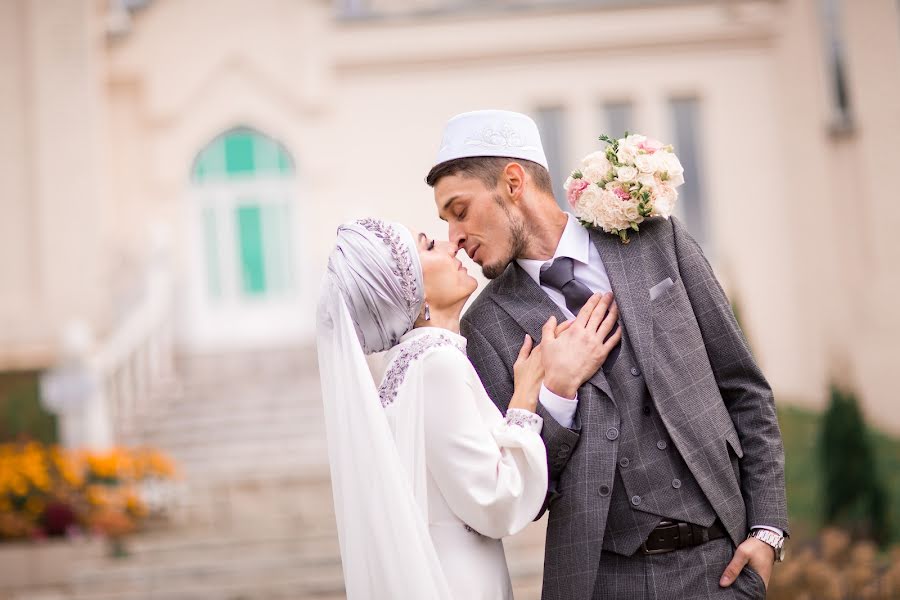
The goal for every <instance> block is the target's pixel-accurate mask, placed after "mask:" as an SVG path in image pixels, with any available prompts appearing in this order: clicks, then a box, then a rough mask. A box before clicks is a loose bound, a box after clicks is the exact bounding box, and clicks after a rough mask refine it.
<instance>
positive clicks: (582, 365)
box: [541, 292, 622, 398]
mask: <svg viewBox="0 0 900 600" xmlns="http://www.w3.org/2000/svg"><path fill="white" fill-rule="evenodd" d="M618 318H619V311H618V307H617V306H616V305H615V303H614V302H613V295H612V293H611V292H610V293H607V294H603V295H601V294H594V295H593V296H591V297H590V299H589V300H588V301H587V302H586V303H585V304H584V306H583V307H582V308H581V310H580V311H579V312H578V316H577V317H576V318H575V320H574V321H572V322H570V324H568V325H567V326H559V327H558V326H557V323H556V319H555V318H554V317H550V319H549V320H548V321H547V323H545V324H544V328H543V330H542V332H541V349H542V352H543V358H542V360H543V364H544V372H545V375H544V386H546V388H547V389H548V390H550V391H551V392H553V393H554V394H556V395H558V396H562V397H564V398H575V395H576V394H577V392H578V388H579V387H580V386H581V384H582V383H584V382H585V381H587V380H588V379H590V378H591V377H592V376H593V375H594V373H596V372H597V369H599V368H600V367H601V366H602V365H603V362H604V361H605V360H606V357H607V356H609V353H610V351H611V350H612V349H613V348H615V346H616V344H618V343H619V340H621V337H622V334H621V328H619V329H617V330H616V333H615V334H613V335H612V336H610V337H609V339H607V336H609V334H610V332H611V331H612V330H613V328H614V327H615V325H616V321H617V320H618ZM567 323H569V322H567ZM564 325H565V324H564Z"/></svg>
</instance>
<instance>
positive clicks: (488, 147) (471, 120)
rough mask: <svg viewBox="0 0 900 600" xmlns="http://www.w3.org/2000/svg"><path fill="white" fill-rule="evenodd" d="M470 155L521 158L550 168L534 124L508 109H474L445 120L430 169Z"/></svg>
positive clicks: (529, 119)
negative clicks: (442, 135) (438, 145)
mask: <svg viewBox="0 0 900 600" xmlns="http://www.w3.org/2000/svg"><path fill="white" fill-rule="evenodd" d="M472 156H501V157H506V158H521V159H524V160H530V161H532V162H536V163H537V164H539V165H542V166H543V167H544V168H545V169H549V168H550V167H549V166H548V165H547V157H546V156H545V155H544V147H543V146H542V145H541V134H540V132H538V128H537V125H536V124H535V122H534V121H533V120H532V119H531V117H529V116H527V115H523V114H522V113H517V112H511V111H508V110H476V111H473V112H466V113H462V114H460V115H456V116H455V117H453V118H452V119H450V120H449V121H447V125H446V126H445V127H444V138H443V140H441V147H440V149H438V154H437V159H436V160H435V162H434V166H437V165H439V164H441V163H445V162H447V161H449V160H454V159H457V158H468V157H472Z"/></svg>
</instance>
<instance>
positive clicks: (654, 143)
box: [637, 138, 663, 154]
mask: <svg viewBox="0 0 900 600" xmlns="http://www.w3.org/2000/svg"><path fill="white" fill-rule="evenodd" d="M637 147H638V149H640V150H643V151H644V152H646V153H647V154H653V153H654V152H656V151H657V150H661V149H662V147H663V143H662V142H660V141H659V140H654V139H650V138H647V139H646V140H643V141H641V142H639V143H638V145H637Z"/></svg>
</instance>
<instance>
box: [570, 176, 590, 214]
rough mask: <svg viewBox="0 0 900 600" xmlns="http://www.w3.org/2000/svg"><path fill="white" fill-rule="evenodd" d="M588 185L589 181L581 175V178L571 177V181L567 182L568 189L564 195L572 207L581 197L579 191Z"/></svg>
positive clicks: (582, 190)
mask: <svg viewBox="0 0 900 600" xmlns="http://www.w3.org/2000/svg"><path fill="white" fill-rule="evenodd" d="M589 185H590V182H589V181H588V180H586V179H584V178H583V177H582V178H581V179H573V180H572V183H570V184H569V189H568V191H567V192H566V196H567V197H568V199H569V204H570V205H571V206H572V208H575V207H576V206H577V204H578V199H579V198H581V193H582V192H584V190H585V188H586V187H587V186H589Z"/></svg>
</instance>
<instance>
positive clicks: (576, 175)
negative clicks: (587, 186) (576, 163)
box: [572, 171, 584, 179]
mask: <svg viewBox="0 0 900 600" xmlns="http://www.w3.org/2000/svg"><path fill="white" fill-rule="evenodd" d="M583 177H584V174H583V173H582V172H581V171H572V179H581V178H583Z"/></svg>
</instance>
